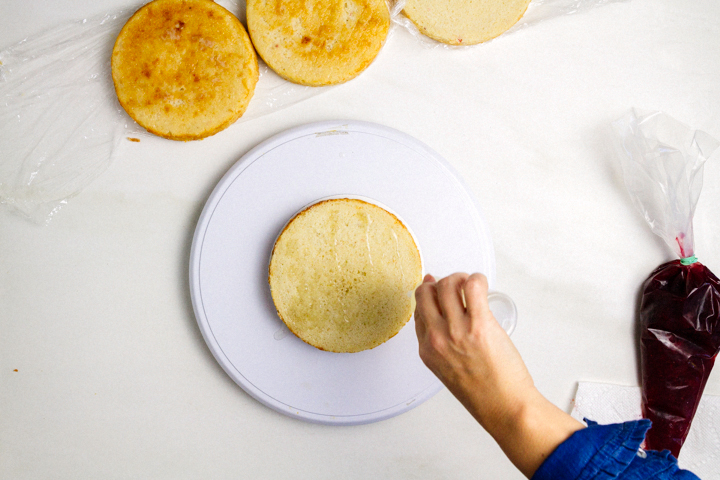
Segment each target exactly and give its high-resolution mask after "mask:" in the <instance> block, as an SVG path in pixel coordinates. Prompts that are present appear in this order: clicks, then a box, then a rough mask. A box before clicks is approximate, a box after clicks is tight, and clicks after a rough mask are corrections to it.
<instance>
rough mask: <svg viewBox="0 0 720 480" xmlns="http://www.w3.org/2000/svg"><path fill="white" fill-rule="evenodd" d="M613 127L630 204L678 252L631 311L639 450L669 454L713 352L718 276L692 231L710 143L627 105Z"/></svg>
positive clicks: (719, 304)
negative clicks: (638, 382)
mask: <svg viewBox="0 0 720 480" xmlns="http://www.w3.org/2000/svg"><path fill="white" fill-rule="evenodd" d="M613 127H614V128H615V131H616V133H617V134H618V138H619V142H618V152H619V155H620V158H621V161H622V166H623V172H624V177H625V185H626V186H627V189H628V192H629V194H630V196H631V197H632V199H633V202H634V203H635V205H636V207H637V208H638V209H639V210H640V212H641V213H642V214H643V217H644V218H645V220H646V221H647V223H648V224H649V225H650V228H651V229H652V230H653V232H655V233H656V234H657V235H659V236H660V237H662V238H663V239H664V240H665V242H666V243H667V244H668V245H669V246H670V247H671V248H672V249H673V250H674V251H675V254H676V255H677V256H678V257H680V258H679V259H678V260H673V261H670V262H666V263H664V264H662V265H660V266H659V267H658V268H656V269H655V270H654V271H653V272H652V273H651V274H650V276H649V277H648V279H647V280H646V281H645V283H644V284H643V288H642V293H641V300H640V312H639V317H640V318H639V320H640V370H641V376H642V412H643V416H644V417H645V418H648V419H650V420H651V421H652V422H653V425H652V428H651V429H650V431H649V432H648V434H647V436H646V440H645V447H646V448H647V449H649V450H670V452H672V454H673V455H675V456H676V457H677V456H678V455H679V453H680V449H681V448H682V445H683V443H684V442H685V438H686V437H687V434H688V431H689V429H690V425H691V423H692V420H693V417H694V416H695V412H696V410H697V407H698V404H699V402H700V398H701V397H702V393H703V390H704V388H705V383H706V382H707V380H708V377H709V376H710V372H711V371H712V368H713V365H714V363H715V358H716V356H717V354H718V351H719V350H720V280H718V278H717V277H716V276H715V275H714V274H713V273H712V272H711V271H710V269H709V268H707V267H706V266H705V265H703V264H702V263H700V262H699V261H697V258H696V257H695V251H694V240H693V228H692V220H693V214H694V212H695V206H696V204H697V201H698V197H699V196H700V190H701V188H702V172H703V164H704V163H705V161H706V160H707V159H708V158H709V157H710V156H711V155H712V154H713V152H714V151H716V150H717V148H718V142H717V141H716V140H715V139H713V138H712V137H710V136H709V135H708V134H707V133H705V132H701V131H694V130H692V129H690V128H689V127H687V126H685V125H683V124H682V123H680V122H678V121H677V120H675V119H673V118H671V117H670V116H668V115H666V114H664V113H661V112H651V113H644V114H641V113H638V112H636V111H634V110H633V111H632V112H630V113H629V114H628V115H626V116H625V117H623V118H621V119H620V120H618V121H616V122H615V123H614V124H613Z"/></svg>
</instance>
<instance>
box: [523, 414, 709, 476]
mask: <svg viewBox="0 0 720 480" xmlns="http://www.w3.org/2000/svg"><path fill="white" fill-rule="evenodd" d="M585 421H586V422H587V424H588V427H587V428H584V429H582V430H578V431H577V432H575V433H574V434H572V436H570V438H568V439H567V440H565V442H563V443H562V444H560V446H559V447H558V448H557V449H556V450H555V451H554V452H553V453H552V455H550V456H549V457H548V458H547V459H546V460H545V462H544V463H543V464H542V465H541V466H540V468H539V469H538V470H537V472H535V475H533V477H532V479H531V480H606V479H607V480H610V479H619V480H646V479H649V478H652V479H655V480H700V479H699V478H698V477H697V476H696V475H695V474H693V473H691V472H688V471H687V470H680V468H678V465H677V460H676V459H675V457H673V456H672V455H671V454H670V452H669V451H667V450H663V451H662V452H655V451H644V450H641V449H640V445H641V444H642V442H643V440H644V439H645V433H646V432H647V431H648V430H649V429H650V421H649V420H638V421H635V422H625V423H618V424H613V425H598V424H597V423H595V422H593V421H590V420H585Z"/></svg>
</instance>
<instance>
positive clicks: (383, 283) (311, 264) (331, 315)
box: [269, 199, 422, 353]
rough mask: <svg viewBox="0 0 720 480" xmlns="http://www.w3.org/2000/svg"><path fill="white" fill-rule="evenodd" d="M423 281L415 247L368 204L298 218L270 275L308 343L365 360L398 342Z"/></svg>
mask: <svg viewBox="0 0 720 480" xmlns="http://www.w3.org/2000/svg"><path fill="white" fill-rule="evenodd" d="M421 281H422V264H421V260H420V253H419V251H418V249H417V246H416V245H415V241H414V240H413V238H412V235H410V232H409V231H408V230H407V228H406V227H405V226H404V225H403V224H402V223H401V222H400V221H399V220H398V219H397V217H395V216H394V215H392V214H391V213H389V212H387V211H385V210H384V209H382V208H380V207H378V206H376V205H373V204H370V203H367V202H363V201H361V200H351V199H339V200H327V201H324V202H320V203H318V204H315V205H313V206H311V207H309V208H307V209H306V210H304V211H302V212H301V213H299V214H298V215H296V216H295V217H294V218H293V219H292V220H291V221H290V223H288V225H287V226H286V227H285V229H284V230H283V232H282V233H281V235H280V236H279V237H278V239H277V241H276V243H275V248H274V249H273V254H272V259H271V261H270V268H269V283H270V292H271V294H272V298H273V302H274V303H275V307H276V309H277V311H278V314H279V316H280V318H281V319H282V320H283V321H284V322H285V324H286V325H287V326H288V328H289V329H290V330H291V331H292V332H293V333H294V334H295V335H297V336H298V337H299V338H301V339H302V340H303V341H305V342H306V343H309V344H310V345H313V346H315V347H317V348H319V349H321V350H327V351H331V352H347V353H351V352H359V351H362V350H367V349H369V348H373V347H376V346H378V345H380V344H382V343H383V342H385V341H387V340H388V339H389V338H391V337H393V336H394V335H395V334H397V333H398V332H399V331H400V329H401V328H402V327H403V326H404V325H405V324H406V323H407V321H408V320H409V319H410V318H411V316H412V313H413V309H414V295H413V293H414V290H415V288H416V287H417V286H418V285H419V284H420V282H421Z"/></svg>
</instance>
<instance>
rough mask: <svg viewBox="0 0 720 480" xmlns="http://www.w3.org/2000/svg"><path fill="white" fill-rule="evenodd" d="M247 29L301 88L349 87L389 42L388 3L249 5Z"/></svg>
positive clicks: (262, 1)
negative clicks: (344, 84)
mask: <svg viewBox="0 0 720 480" xmlns="http://www.w3.org/2000/svg"><path fill="white" fill-rule="evenodd" d="M247 20H248V30H249V31H250V36H251V37H252V40H253V44H254V45H255V48H257V50H258V53H259V54H260V56H261V57H262V58H263V60H265V62H266V63H267V64H268V65H269V66H270V68H272V69H273V70H274V71H275V72H277V73H278V75H280V76H281V77H283V78H285V79H287V80H290V81H291V82H295V83H300V84H303V85H312V86H320V85H332V84H337V83H342V82H346V81H348V80H350V79H352V78H354V77H355V76H357V75H358V74H359V73H360V72H362V71H363V70H365V68H367V66H368V65H370V63H371V62H372V61H373V60H374V59H375V57H376V56H377V54H378V52H379V51H380V48H381V47H382V45H383V43H384V42H385V38H386V37H387V33H388V29H389V27H390V13H389V11H388V8H387V4H386V3H385V0H248V2H247Z"/></svg>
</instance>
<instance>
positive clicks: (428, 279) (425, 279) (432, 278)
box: [423, 273, 435, 283]
mask: <svg viewBox="0 0 720 480" xmlns="http://www.w3.org/2000/svg"><path fill="white" fill-rule="evenodd" d="M434 281H435V277H433V276H432V275H430V274H429V273H428V274H427V275H425V278H423V283H428V282H434Z"/></svg>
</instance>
